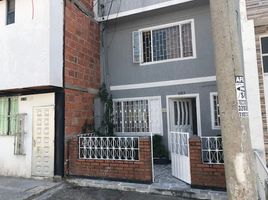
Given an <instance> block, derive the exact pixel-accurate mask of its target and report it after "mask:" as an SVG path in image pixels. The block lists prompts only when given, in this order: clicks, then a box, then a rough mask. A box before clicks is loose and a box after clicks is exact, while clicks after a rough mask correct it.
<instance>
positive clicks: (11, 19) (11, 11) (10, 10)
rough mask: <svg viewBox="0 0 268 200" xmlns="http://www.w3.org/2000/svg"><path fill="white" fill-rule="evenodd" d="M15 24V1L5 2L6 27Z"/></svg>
mask: <svg viewBox="0 0 268 200" xmlns="http://www.w3.org/2000/svg"><path fill="white" fill-rule="evenodd" d="M13 23H15V0H7V25H9V24H13Z"/></svg>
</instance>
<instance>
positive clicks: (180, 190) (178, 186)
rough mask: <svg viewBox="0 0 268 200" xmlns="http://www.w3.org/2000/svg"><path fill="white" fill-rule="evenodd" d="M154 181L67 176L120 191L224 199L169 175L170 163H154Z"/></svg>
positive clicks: (222, 194) (72, 180)
mask: <svg viewBox="0 0 268 200" xmlns="http://www.w3.org/2000/svg"><path fill="white" fill-rule="evenodd" d="M154 171H155V182H154V183H153V184H151V185H149V184H137V183H127V182H117V181H105V180H92V179H79V178H69V179H67V181H68V182H69V183H72V184H75V185H78V186H84V187H93V188H101V189H113V190H121V191H133V192H140V193H150V194H159V195H168V196H176V197H181V198H191V199H206V200H208V199H213V200H226V199H227V196H226V192H223V191H215V190H201V189H193V188H191V186H190V185H188V184H186V183H184V182H182V181H180V180H178V179H176V178H174V177H172V176H171V166H170V165H155V170H154Z"/></svg>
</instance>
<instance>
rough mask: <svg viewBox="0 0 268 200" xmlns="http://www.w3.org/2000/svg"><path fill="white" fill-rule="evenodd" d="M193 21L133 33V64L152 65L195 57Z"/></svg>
mask: <svg viewBox="0 0 268 200" xmlns="http://www.w3.org/2000/svg"><path fill="white" fill-rule="evenodd" d="M193 26H194V25H193V20H187V21H184V22H179V23H172V24H168V25H161V26H158V27H153V28H148V29H143V30H140V31H134V32H133V62H134V63H151V62H160V61H165V60H176V59H183V58H191V57H194V56H195V52H194V51H195V49H194V46H193V45H194V28H193Z"/></svg>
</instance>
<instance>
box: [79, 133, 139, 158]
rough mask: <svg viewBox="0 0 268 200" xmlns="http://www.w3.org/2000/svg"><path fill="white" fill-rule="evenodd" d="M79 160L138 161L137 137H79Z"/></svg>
mask: <svg viewBox="0 0 268 200" xmlns="http://www.w3.org/2000/svg"><path fill="white" fill-rule="evenodd" d="M79 159H87V160H90V159H97V160H126V161H135V160H139V138H138V137H88V136H83V135H80V136H79Z"/></svg>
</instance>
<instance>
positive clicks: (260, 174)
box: [254, 151, 268, 200]
mask: <svg viewBox="0 0 268 200" xmlns="http://www.w3.org/2000/svg"><path fill="white" fill-rule="evenodd" d="M254 155H255V160H256V176H257V178H256V181H257V190H258V195H259V199H261V200H265V199H267V198H266V195H267V194H266V193H267V189H268V188H266V184H265V182H266V181H267V180H268V169H267V167H266V165H265V163H264V161H263V160H262V159H261V157H260V155H259V153H258V152H257V151H254Z"/></svg>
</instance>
